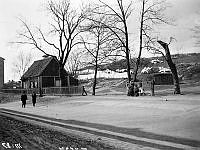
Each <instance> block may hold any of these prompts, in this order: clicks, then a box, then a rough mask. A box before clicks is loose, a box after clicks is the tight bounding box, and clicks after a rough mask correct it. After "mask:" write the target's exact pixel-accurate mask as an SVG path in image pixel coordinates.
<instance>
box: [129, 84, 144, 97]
mask: <svg viewBox="0 0 200 150" xmlns="http://www.w3.org/2000/svg"><path fill="white" fill-rule="evenodd" d="M127 87H128V94H127V95H128V96H140V95H144V89H143V87H142V84H139V85H138V84H137V83H134V82H131V83H130V84H128V85H127Z"/></svg>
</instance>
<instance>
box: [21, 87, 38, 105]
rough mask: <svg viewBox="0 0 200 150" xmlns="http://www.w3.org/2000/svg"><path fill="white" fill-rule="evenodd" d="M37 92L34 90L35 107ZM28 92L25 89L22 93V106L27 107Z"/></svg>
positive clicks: (33, 101) (33, 100)
mask: <svg viewBox="0 0 200 150" xmlns="http://www.w3.org/2000/svg"><path fill="white" fill-rule="evenodd" d="M36 97H37V95H36V93H35V92H33V93H32V103H33V107H35V104H36ZM27 99H28V98H27V94H26V92H25V91H23V93H22V95H21V101H22V108H25V107H26V100H27Z"/></svg>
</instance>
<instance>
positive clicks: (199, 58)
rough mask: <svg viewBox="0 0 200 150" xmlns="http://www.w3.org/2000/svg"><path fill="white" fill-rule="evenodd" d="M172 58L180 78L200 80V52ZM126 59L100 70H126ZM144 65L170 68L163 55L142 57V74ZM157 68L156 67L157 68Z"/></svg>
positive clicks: (132, 62)
mask: <svg viewBox="0 0 200 150" xmlns="http://www.w3.org/2000/svg"><path fill="white" fill-rule="evenodd" d="M172 60H173V62H174V63H175V64H176V66H177V70H178V74H179V77H180V79H182V80H195V81H196V80H197V81H199V80H200V53H188V54H175V55H172ZM130 62H131V70H133V71H134V69H135V62H136V58H133V59H131V61H130ZM126 66H127V64H126V60H125V59H121V60H118V61H114V62H112V63H108V64H105V65H101V66H100V70H106V69H110V70H112V71H116V70H117V69H120V70H121V69H124V70H125V71H126ZM144 67H153V68H158V67H164V68H168V64H167V63H166V61H165V60H164V58H163V57H162V56H161V57H150V58H141V63H140V66H139V71H138V73H139V75H141V74H140V73H141V70H142V69H143V68H144ZM92 68H93V67H91V66H88V67H85V68H82V69H83V70H84V69H92ZM155 70H156V69H155Z"/></svg>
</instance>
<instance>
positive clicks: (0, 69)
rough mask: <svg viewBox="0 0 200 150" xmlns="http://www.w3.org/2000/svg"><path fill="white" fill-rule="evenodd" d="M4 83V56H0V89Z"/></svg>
mask: <svg viewBox="0 0 200 150" xmlns="http://www.w3.org/2000/svg"><path fill="white" fill-rule="evenodd" d="M3 84H4V58H2V57H0V89H1V88H2V87H3Z"/></svg>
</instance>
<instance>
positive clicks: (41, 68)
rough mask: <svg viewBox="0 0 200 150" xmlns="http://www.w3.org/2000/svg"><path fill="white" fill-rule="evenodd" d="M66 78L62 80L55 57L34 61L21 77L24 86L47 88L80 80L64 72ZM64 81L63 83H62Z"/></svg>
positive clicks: (76, 82) (67, 84)
mask: <svg viewBox="0 0 200 150" xmlns="http://www.w3.org/2000/svg"><path fill="white" fill-rule="evenodd" d="M64 76H65V78H64V79H63V80H62V81H61V78H60V73H59V63H58V60H57V59H56V58H55V57H46V58H44V59H41V60H37V61H34V63H33V64H32V65H31V66H30V67H29V69H28V70H27V71H26V72H25V73H24V75H23V76H22V77H21V81H22V88H45V87H60V86H68V87H69V86H73V85H78V80H77V79H75V78H73V77H72V76H70V75H69V74H68V73H67V71H65V72H64ZM61 82H62V83H61Z"/></svg>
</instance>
